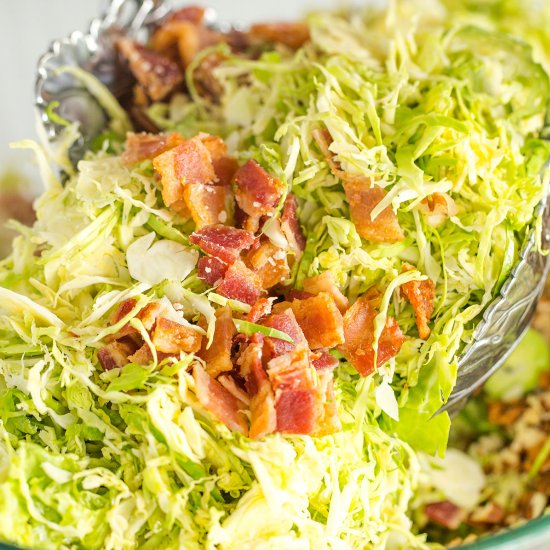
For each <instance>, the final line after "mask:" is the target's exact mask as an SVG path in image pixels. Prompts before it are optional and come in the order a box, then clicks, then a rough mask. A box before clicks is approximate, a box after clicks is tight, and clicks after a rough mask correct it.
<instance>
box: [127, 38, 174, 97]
mask: <svg viewBox="0 0 550 550" xmlns="http://www.w3.org/2000/svg"><path fill="white" fill-rule="evenodd" d="M117 45H118V48H119V50H120V52H121V53H122V55H123V56H124V57H125V58H126V60H127V61H128V65H129V67H130V71H131V72H132V74H133V75H134V76H135V77H136V80H137V81H138V82H139V83H140V84H141V85H142V86H143V88H144V89H145V91H146V92H147V95H148V96H149V97H150V98H151V99H152V100H153V101H160V100H161V99H164V98H165V97H166V96H167V95H168V94H170V93H171V92H173V91H174V89H175V88H176V87H177V86H178V84H179V83H180V82H182V81H183V74H182V72H181V71H180V69H179V67H178V65H177V64H176V63H174V62H173V61H171V60H170V59H168V58H167V57H165V56H163V55H160V54H158V53H156V52H154V51H152V50H149V49H148V48H146V47H145V46H142V45H141V44H138V43H137V42H135V41H134V40H131V39H130V38H121V39H119V40H118V42H117Z"/></svg>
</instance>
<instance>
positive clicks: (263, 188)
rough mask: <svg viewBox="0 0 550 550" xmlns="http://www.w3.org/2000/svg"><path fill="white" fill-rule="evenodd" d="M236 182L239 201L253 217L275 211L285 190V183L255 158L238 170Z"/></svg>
mask: <svg viewBox="0 0 550 550" xmlns="http://www.w3.org/2000/svg"><path fill="white" fill-rule="evenodd" d="M234 182H235V198H236V199H237V203H238V205H239V207H240V208H241V209H242V210H243V211H244V212H245V213H246V214H248V215H249V216H251V217H252V218H259V217H261V216H264V215H266V214H269V213H271V212H273V211H274V210H275V207H276V206H277V203H278V202H279V201H280V200H281V197H282V194H283V191H284V186H283V184H282V183H281V182H280V181H279V180H278V179H276V178H274V177H273V176H270V175H269V174H268V173H267V172H266V171H265V170H264V169H263V168H262V167H261V166H260V165H259V164H258V163H257V162H256V161H255V160H249V161H248V162H247V163H246V164H245V165H244V166H241V168H239V169H238V170H237V173H236V174H235V177H234Z"/></svg>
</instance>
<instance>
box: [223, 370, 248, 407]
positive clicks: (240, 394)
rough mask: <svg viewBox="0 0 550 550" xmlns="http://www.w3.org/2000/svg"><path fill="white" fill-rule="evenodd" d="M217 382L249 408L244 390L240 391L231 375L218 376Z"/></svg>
mask: <svg viewBox="0 0 550 550" xmlns="http://www.w3.org/2000/svg"><path fill="white" fill-rule="evenodd" d="M217 381H218V382H219V383H220V384H221V385H222V386H223V387H224V388H225V389H226V390H227V391H228V392H229V393H230V394H231V395H232V396H233V397H235V398H236V399H238V400H239V401H242V402H243V403H244V404H245V405H248V406H250V397H249V395H248V394H247V393H246V391H245V390H244V389H242V388H241V387H240V386H239V385H237V382H236V381H235V378H234V377H233V376H231V374H220V376H218V378H217Z"/></svg>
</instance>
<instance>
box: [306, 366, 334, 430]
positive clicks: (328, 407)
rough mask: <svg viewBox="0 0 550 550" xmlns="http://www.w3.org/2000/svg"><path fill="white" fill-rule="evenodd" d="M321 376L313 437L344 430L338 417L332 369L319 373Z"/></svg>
mask: <svg viewBox="0 0 550 550" xmlns="http://www.w3.org/2000/svg"><path fill="white" fill-rule="evenodd" d="M317 374H318V376H319V387H318V389H317V393H318V410H317V419H316V422H315V429H314V431H313V433H312V434H311V435H313V436H315V437H320V436H323V435H328V434H331V433H334V432H339V431H340V430H341V429H342V423H341V422H340V417H339V416H338V407H337V405H336V396H335V395H334V376H333V374H332V369H330V370H329V369H324V370H321V371H317Z"/></svg>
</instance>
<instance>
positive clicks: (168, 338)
mask: <svg viewBox="0 0 550 550" xmlns="http://www.w3.org/2000/svg"><path fill="white" fill-rule="evenodd" d="M151 340H152V341H153V344H154V346H155V348H156V349H157V351H160V352H162V353H180V352H184V353H194V352H197V351H199V350H200V349H201V340H202V335H201V334H200V333H199V332H197V331H196V330H194V329H192V328H191V327H189V326H186V325H182V324H180V323H176V322H175V321H172V320H171V319H166V318H165V317H159V318H158V319H157V322H156V324H155V328H154V329H153V334H152V336H151Z"/></svg>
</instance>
